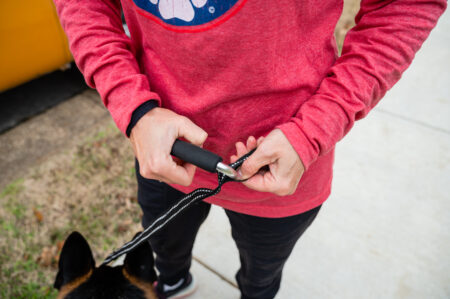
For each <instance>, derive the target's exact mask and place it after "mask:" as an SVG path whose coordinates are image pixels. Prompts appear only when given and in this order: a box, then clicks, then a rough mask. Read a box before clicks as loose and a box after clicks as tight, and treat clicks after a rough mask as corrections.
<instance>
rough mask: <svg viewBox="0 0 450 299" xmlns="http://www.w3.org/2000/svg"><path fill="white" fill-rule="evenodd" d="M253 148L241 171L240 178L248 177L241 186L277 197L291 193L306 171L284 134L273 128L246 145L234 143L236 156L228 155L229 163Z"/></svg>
mask: <svg viewBox="0 0 450 299" xmlns="http://www.w3.org/2000/svg"><path fill="white" fill-rule="evenodd" d="M256 147H257V149H256V150H255V152H254V153H253V154H252V155H251V156H250V157H249V158H248V159H247V160H246V161H245V162H244V163H243V164H242V166H241V168H240V172H241V175H242V178H243V179H246V178H249V179H248V180H247V181H245V182H243V184H244V185H245V186H247V187H248V188H250V189H253V190H256V191H261V192H271V193H274V194H276V195H280V196H284V195H290V194H292V193H294V192H295V190H296V189H297V185H298V182H299V181H300V178H301V177H302V175H303V172H304V171H305V168H304V166H303V163H302V161H301V160H300V157H299V156H298V154H297V152H296V151H295V150H294V148H293V147H292V145H291V144H290V143H289V140H288V139H287V138H286V136H285V135H284V134H283V132H282V131H281V130H279V129H275V130H273V131H272V132H270V133H269V135H267V136H266V137H260V138H259V139H258V140H256V139H255V137H253V136H250V137H249V138H248V139H247V143H246V144H244V143H242V142H237V143H236V155H233V156H231V158H230V160H231V162H234V161H236V160H237V159H238V158H239V157H241V156H243V155H244V154H246V153H248V152H249V151H251V150H252V149H254V148H256Z"/></svg>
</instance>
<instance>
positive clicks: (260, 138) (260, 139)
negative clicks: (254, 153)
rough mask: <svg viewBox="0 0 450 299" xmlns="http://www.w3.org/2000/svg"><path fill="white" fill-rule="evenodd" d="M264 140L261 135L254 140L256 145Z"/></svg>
mask: <svg viewBox="0 0 450 299" xmlns="http://www.w3.org/2000/svg"><path fill="white" fill-rule="evenodd" d="M263 140H264V136H261V137H259V138H258V140H257V141H256V146H259V145H260V144H261V142H263Z"/></svg>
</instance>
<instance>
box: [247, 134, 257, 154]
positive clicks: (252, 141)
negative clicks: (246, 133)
mask: <svg viewBox="0 0 450 299" xmlns="http://www.w3.org/2000/svg"><path fill="white" fill-rule="evenodd" d="M246 145H247V150H248V151H251V150H252V149H254V148H255V147H256V138H255V137H253V136H250V137H248V139H247V144H246Z"/></svg>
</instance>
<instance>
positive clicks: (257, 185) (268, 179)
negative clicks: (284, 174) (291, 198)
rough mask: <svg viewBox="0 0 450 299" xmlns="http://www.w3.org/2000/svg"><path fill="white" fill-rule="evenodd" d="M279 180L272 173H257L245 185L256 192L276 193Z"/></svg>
mask: <svg viewBox="0 0 450 299" xmlns="http://www.w3.org/2000/svg"><path fill="white" fill-rule="evenodd" d="M276 182H277V180H276V178H275V177H274V176H273V174H272V173H271V172H270V171H266V172H262V173H257V174H255V175H254V176H252V177H251V178H249V179H248V180H247V181H245V182H243V184H244V185H245V186H246V187H248V188H250V189H252V190H255V191H260V192H274V191H276V190H277V183H276Z"/></svg>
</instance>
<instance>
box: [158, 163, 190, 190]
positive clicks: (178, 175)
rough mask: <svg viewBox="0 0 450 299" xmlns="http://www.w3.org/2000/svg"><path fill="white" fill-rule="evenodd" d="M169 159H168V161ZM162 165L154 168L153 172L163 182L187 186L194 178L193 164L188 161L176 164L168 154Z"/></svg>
mask: <svg viewBox="0 0 450 299" xmlns="http://www.w3.org/2000/svg"><path fill="white" fill-rule="evenodd" d="M169 160H170V161H169ZM164 162H165V163H164V167H161V168H156V169H155V174H156V175H157V176H159V177H160V179H161V180H162V181H164V182H168V183H173V184H179V185H182V186H189V185H190V184H191V183H192V179H193V178H194V173H195V166H194V165H192V164H189V163H184V164H182V165H177V163H175V161H173V160H172V158H171V157H170V156H169V157H168V160H166V161H164Z"/></svg>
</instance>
